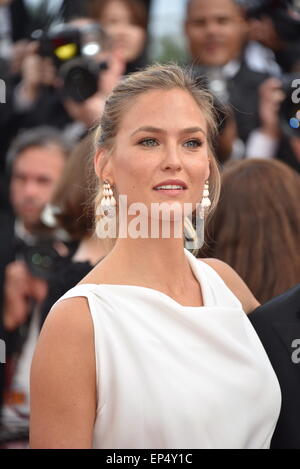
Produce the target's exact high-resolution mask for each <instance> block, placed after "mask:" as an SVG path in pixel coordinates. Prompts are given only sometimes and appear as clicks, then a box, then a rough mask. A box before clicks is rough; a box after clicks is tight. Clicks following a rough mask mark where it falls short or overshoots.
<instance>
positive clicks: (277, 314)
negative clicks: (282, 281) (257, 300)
mask: <svg viewBox="0 0 300 469" xmlns="http://www.w3.org/2000/svg"><path fill="white" fill-rule="evenodd" d="M249 319H250V321H251V322H252V324H253V326H254V328H255V330H256V332H257V334H258V335H259V337H260V340H261V341H262V343H263V345H264V347H265V350H266V352H267V354H268V356H269V359H270V361H271V363H272V366H273V368H274V370H275V373H276V374H277V377H278V380H279V384H280V387H281V392H282V407H281V412H280V416H279V419H278V422H277V426H276V429H275V432H274V435H273V438H272V442H271V448H272V449H285V448H289V449H292V448H294V449H295V448H297V449H300V284H298V285H297V286H295V287H293V288H291V289H290V290H288V291H287V292H286V293H283V294H282V295H279V296H277V297H276V298H274V299H272V300H270V301H268V302H267V303H266V304H264V305H262V306H260V307H258V308H257V309H256V310H255V311H254V312H253V313H251V314H250V315H249Z"/></svg>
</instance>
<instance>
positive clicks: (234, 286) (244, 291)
mask: <svg viewBox="0 0 300 469" xmlns="http://www.w3.org/2000/svg"><path fill="white" fill-rule="evenodd" d="M201 260H202V261H203V262H205V263H206V264H208V265H209V266H210V267H212V268H213V269H214V270H215V271H216V272H217V273H218V274H219V275H220V277H221V278H222V279H223V281H224V282H225V283H226V285H227V286H228V288H230V290H231V291H232V292H233V293H234V294H235V296H236V297H237V298H238V299H239V300H240V302H241V303H242V305H243V309H244V311H245V313H246V314H249V313H251V311H253V310H254V309H255V308H257V307H258V306H259V304H260V303H259V302H258V301H257V299H256V298H255V296H254V295H253V293H252V292H251V291H250V290H249V288H248V287H247V285H246V283H245V282H244V280H242V278H241V277H240V276H239V275H238V273H237V272H236V271H235V270H234V269H233V268H232V267H230V265H228V264H226V262H223V261H220V260H219V259H201Z"/></svg>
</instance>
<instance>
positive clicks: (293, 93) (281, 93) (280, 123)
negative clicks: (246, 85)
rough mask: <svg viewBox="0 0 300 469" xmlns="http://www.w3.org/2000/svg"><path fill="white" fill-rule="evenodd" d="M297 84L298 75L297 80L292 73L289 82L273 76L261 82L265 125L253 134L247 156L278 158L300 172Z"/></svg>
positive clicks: (261, 105) (260, 96)
mask: <svg viewBox="0 0 300 469" xmlns="http://www.w3.org/2000/svg"><path fill="white" fill-rule="evenodd" d="M284 85H285V86H284ZM293 85H297V79H294V80H293V79H292V77H291V79H290V82H289V83H286V84H285V83H284V82H282V81H281V80H279V79H277V78H270V79H269V80H266V81H265V82H264V83H263V84H262V85H261V87H260V90H259V115H260V122H261V125H260V127H258V128H257V129H255V130H254V131H253V132H252V133H251V135H250V137H249V140H248V142H247V146H246V157H247V158H278V159H280V160H282V161H284V162H285V163H287V164H288V165H289V166H291V167H292V168H294V169H295V170H296V171H298V172H300V119H299V118H300V115H299V113H298V110H299V104H298V103H297V101H298V95H299V91H298V90H297V87H295V86H294V87H293ZM298 89H299V86H298ZM293 100H294V101H295V102H293Z"/></svg>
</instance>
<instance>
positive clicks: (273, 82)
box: [259, 78, 285, 138]
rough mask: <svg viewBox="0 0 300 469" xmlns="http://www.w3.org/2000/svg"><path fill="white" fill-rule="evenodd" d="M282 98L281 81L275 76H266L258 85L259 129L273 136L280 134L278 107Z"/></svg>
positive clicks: (277, 136)
mask: <svg viewBox="0 0 300 469" xmlns="http://www.w3.org/2000/svg"><path fill="white" fill-rule="evenodd" d="M284 98H285V94H284V92H283V91H282V84H281V81H280V80H279V79H277V78H268V79H267V80H265V81H264V82H263V83H262V84H261V85H260V87H259V117H260V122H261V130H262V131H263V132H264V133H265V134H267V135H269V136H271V137H273V138H279V137H280V135H281V130H280V124H279V108H280V104H281V103H282V101H283V100H284Z"/></svg>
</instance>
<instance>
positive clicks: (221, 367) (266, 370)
mask: <svg viewBox="0 0 300 469" xmlns="http://www.w3.org/2000/svg"><path fill="white" fill-rule="evenodd" d="M214 129H215V121H214V118H213V111H212V107H211V97H210V95H209V94H208V93H207V92H205V91H203V90H202V89H199V88H198V87H197V85H196V84H195V83H194V82H193V80H192V79H191V78H190V77H189V75H188V74H186V73H185V72H184V71H183V70H182V69H180V68H179V67H177V66H175V65H168V66H160V65H157V66H153V67H150V68H148V69H147V70H145V71H142V72H137V73H135V74H132V75H131V76H129V77H127V78H125V79H124V80H123V81H121V82H120V84H118V85H117V87H116V88H115V89H114V91H113V93H112V94H111V96H110V97H109V99H108V100H107V102H106V106H105V110H104V113H103V115H102V118H101V123H100V126H99V131H98V137H97V144H98V150H97V153H96V157H95V169H96V173H97V175H98V177H99V180H100V181H101V182H102V183H103V182H105V185H104V190H103V188H102V189H101V190H100V192H99V194H98V197H97V201H99V200H101V203H100V207H99V206H98V207H97V214H98V217H99V219H98V223H97V233H98V234H99V235H100V236H101V237H103V236H104V232H105V231H106V226H105V223H104V222H103V220H105V219H106V218H107V220H106V223H107V224H109V221H110V220H114V218H113V217H114V215H115V217H116V218H117V216H118V218H119V221H120V226H119V231H118V232H117V233H116V235H117V236H116V240H115V243H114V247H113V248H112V250H111V251H110V253H109V254H108V255H107V256H106V257H105V259H104V260H103V261H102V262H101V263H100V264H98V265H97V266H96V267H95V268H94V269H93V270H92V271H91V272H90V273H89V274H88V275H87V276H86V277H85V278H84V279H83V280H82V282H81V283H80V284H79V285H77V286H76V287H75V288H74V289H72V290H71V291H70V292H68V293H67V294H66V295H65V296H64V297H62V298H61V300H60V301H59V302H58V303H57V304H56V305H55V306H54V307H53V309H52V311H51V313H50V314H49V316H48V318H47V320H46V322H45V325H44V328H43V330H42V333H41V337H40V342H39V344H38V347H37V350H36V355H35V358H34V360H33V365H32V414H31V416H32V421H31V446H32V447H34V448H44V447H47V448H56V447H59V448H66V447H68V448H91V447H92V446H93V447H94V448H177V447H178V448H179V447H181V448H214V447H215V448H217V447H220V448H222V447H223V448H230V447H236V448H250V447H251V448H252V447H259V448H266V447H268V446H269V443H270V438H271V436H272V433H273V430H274V426H275V423H276V420H277V418H278V414H279V410H280V391H279V386H278V383H277V380H276V377H275V374H274V372H273V369H272V367H271V365H270V363H269V361H268V359H267V356H266V354H265V351H264V349H263V347H262V345H261V343H260V341H259V340H258V337H257V335H256V334H255V332H254V330H253V329H252V326H251V325H250V323H249V320H248V318H247V317H246V315H245V314H244V311H245V312H246V313H248V312H250V311H252V310H253V309H254V308H255V307H256V306H258V302H257V300H256V299H255V298H254V297H253V295H252V294H251V292H250V291H249V290H248V288H247V287H246V285H245V284H244V283H243V282H242V281H241V279H240V278H239V277H238V275H237V274H236V273H235V272H234V271H233V270H232V269H230V267H228V266H227V265H225V264H223V263H222V262H218V261H216V260H205V261H198V260H197V259H195V258H194V256H193V255H192V254H191V253H190V252H188V251H187V250H184V247H183V230H181V233H180V236H175V234H176V235H177V234H178V233H177V231H178V230H177V228H178V226H180V224H182V220H183V215H182V209H185V208H186V205H187V206H188V207H189V209H190V210H193V209H195V206H197V204H198V202H199V201H201V200H202V202H201V207H200V213H201V216H202V210H204V209H205V208H206V207H207V206H208V205H209V200H208V199H209V197H208V184H209V187H210V196H211V198H212V206H214V204H215V203H216V198H217V195H218V184H219V182H218V181H219V176H218V170H217V166H216V162H215V158H214V155H213V152H212V142H213V138H214ZM170 186H171V187H170ZM112 194H113V196H112ZM118 196H119V197H118ZM121 196H123V198H121ZM124 198H125V199H126V198H127V205H128V207H129V208H128V210H127V211H124V204H123V202H124ZM115 202H116V203H117V210H116V212H115V210H114V207H115ZM174 202H175V205H174ZM137 206H138V207H139V211H140V216H139V217H138V219H135V218H134V214H135V213H136V207H137ZM157 206H158V207H160V208H161V212H158V213H157V212H155V209H156V208H157ZM170 207H172V208H173V213H172V218H171V217H170V219H171V221H172V222H173V226H172V227H171V229H170V235H169V236H163V234H164V232H163V229H165V228H166V226H167V225H168V226H169V228H170V223H169V221H170V219H169V220H168V209H170ZM198 209H199V207H198V206H197V210H198ZM105 214H107V217H106V218H104V215H105ZM169 215H170V213H169ZM157 222H158V223H159V234H158V235H157V233H155V236H149V230H150V227H151V231H152V226H153V225H155V223H157ZM138 225H140V226H141V225H143V227H145V226H147V227H148V233H145V232H144V233H143V237H138V236H137V231H138V230H137V226H138ZM124 226H125V229H124ZM175 230H176V232H175ZM145 231H147V230H146V229H145ZM147 234H148V236H147ZM151 234H152V233H151ZM113 235H114V233H113V234H112V236H113ZM243 308H244V311H243Z"/></svg>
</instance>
